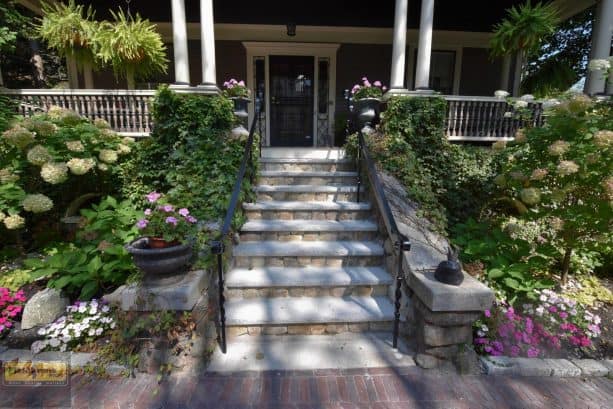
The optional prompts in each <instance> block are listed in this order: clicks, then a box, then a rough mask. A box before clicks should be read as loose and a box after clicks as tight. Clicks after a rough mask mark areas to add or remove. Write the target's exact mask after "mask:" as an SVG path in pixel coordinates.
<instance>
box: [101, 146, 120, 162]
mask: <svg viewBox="0 0 613 409" xmlns="http://www.w3.org/2000/svg"><path fill="white" fill-rule="evenodd" d="M98 157H99V158H100V160H101V161H102V162H106V163H115V162H117V152H115V151H113V150H111V149H102V150H101V151H100V154H99V155H98Z"/></svg>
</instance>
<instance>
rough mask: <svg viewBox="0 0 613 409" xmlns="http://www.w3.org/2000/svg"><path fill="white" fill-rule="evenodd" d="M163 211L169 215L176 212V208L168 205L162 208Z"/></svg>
mask: <svg viewBox="0 0 613 409" xmlns="http://www.w3.org/2000/svg"><path fill="white" fill-rule="evenodd" d="M162 210H163V211H165V212H166V213H169V212H172V211H173V210H175V208H174V207H173V206H172V205H169V204H167V205H164V206H162Z"/></svg>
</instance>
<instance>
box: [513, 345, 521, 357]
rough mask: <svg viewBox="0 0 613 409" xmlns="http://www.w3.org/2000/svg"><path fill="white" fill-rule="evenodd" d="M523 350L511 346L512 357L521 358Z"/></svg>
mask: <svg viewBox="0 0 613 409" xmlns="http://www.w3.org/2000/svg"><path fill="white" fill-rule="evenodd" d="M520 352H521V349H520V348H519V347H518V346H517V345H513V346H511V356H519V353H520Z"/></svg>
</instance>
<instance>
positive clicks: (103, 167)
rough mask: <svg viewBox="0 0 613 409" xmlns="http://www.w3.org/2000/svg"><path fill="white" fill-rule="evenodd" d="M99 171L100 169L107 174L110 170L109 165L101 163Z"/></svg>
mask: <svg viewBox="0 0 613 409" xmlns="http://www.w3.org/2000/svg"><path fill="white" fill-rule="evenodd" d="M98 169H100V170H101V171H103V172H106V171H107V170H109V165H107V164H106V163H99V164H98Z"/></svg>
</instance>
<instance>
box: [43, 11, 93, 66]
mask: <svg viewBox="0 0 613 409" xmlns="http://www.w3.org/2000/svg"><path fill="white" fill-rule="evenodd" d="M42 12H43V17H42V18H40V19H38V24H36V26H35V28H36V31H37V34H38V37H39V38H41V39H42V40H44V41H45V42H46V43H47V44H48V45H49V47H50V48H52V49H54V50H56V51H57V52H58V54H59V55H60V56H66V57H68V58H75V60H76V61H77V64H78V65H79V66H81V67H83V65H84V64H85V63H93V62H94V49H95V48H96V45H95V44H94V40H93V36H94V32H95V31H96V30H97V28H98V23H97V22H96V21H94V14H95V13H94V11H93V10H92V8H91V6H89V7H87V8H85V7H84V6H82V5H77V4H75V2H74V0H70V1H69V2H68V4H64V3H61V2H58V3H52V4H50V3H42Z"/></svg>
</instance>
